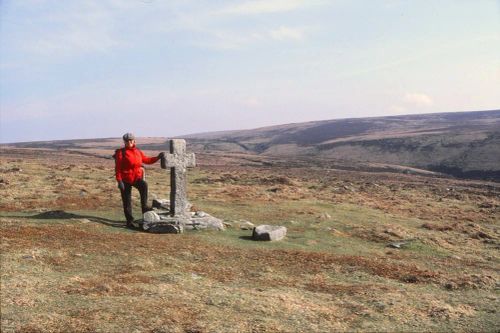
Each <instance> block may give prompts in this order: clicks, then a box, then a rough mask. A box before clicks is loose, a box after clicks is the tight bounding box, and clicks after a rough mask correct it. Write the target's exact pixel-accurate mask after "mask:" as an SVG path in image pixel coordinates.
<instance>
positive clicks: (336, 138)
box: [4, 110, 500, 181]
mask: <svg viewBox="0 0 500 333" xmlns="http://www.w3.org/2000/svg"><path fill="white" fill-rule="evenodd" d="M183 138H185V139H187V141H188V145H189V149H190V150H193V151H195V152H208V153H221V152H224V153H239V154H250V155H260V156H263V157H264V156H267V157H278V158H283V159H287V160H299V159H300V160H301V161H302V162H303V161H311V162H315V163H317V162H320V163H323V164H324V163H329V161H331V162H335V161H337V162H339V163H335V164H336V165H343V166H346V165H350V164H352V165H353V167H355V166H356V164H357V163H358V164H359V163H380V164H387V165H392V166H403V167H411V168H418V169H424V170H430V171H436V172H441V173H447V174H451V175H454V176H457V177H466V178H481V179H492V180H496V181H500V110H492V111H476V112H456V113H440V114H423V115H407V116H393V117H376V118H352V119H338V120H324V121H313V122H306V123H296V124H286V125H279V126H270V127H263V128H257V129H252V130H240V131H224V132H211V133H201V134H192V135H187V136H183ZM139 144H140V147H141V148H143V149H149V150H164V151H168V149H169V147H168V144H167V139H166V138H140V139H139ZM4 146H7V145H4ZM8 146H13V147H17V148H23V147H24V148H49V149H65V150H78V151H80V152H81V153H85V149H93V150H94V151H95V150H96V149H99V150H101V152H104V154H107V155H109V154H108V151H112V149H115V148H117V147H119V146H121V140H120V138H107V139H89V140H64V141H44V142H25V143H16V144H9V145H8ZM101 155H102V153H101ZM107 155H106V156H107Z"/></svg>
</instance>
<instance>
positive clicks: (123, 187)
mask: <svg viewBox="0 0 500 333" xmlns="http://www.w3.org/2000/svg"><path fill="white" fill-rule="evenodd" d="M118 188H119V189H120V191H125V184H124V183H123V181H121V180H120V181H118Z"/></svg>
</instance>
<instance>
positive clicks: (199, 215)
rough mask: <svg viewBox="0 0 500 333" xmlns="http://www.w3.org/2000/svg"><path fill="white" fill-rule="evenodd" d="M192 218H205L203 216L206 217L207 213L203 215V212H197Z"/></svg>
mask: <svg viewBox="0 0 500 333" xmlns="http://www.w3.org/2000/svg"><path fill="white" fill-rule="evenodd" d="M194 216H195V217H205V216H207V213H205V212H203V211H201V210H199V211H197V212H196V213H194Z"/></svg>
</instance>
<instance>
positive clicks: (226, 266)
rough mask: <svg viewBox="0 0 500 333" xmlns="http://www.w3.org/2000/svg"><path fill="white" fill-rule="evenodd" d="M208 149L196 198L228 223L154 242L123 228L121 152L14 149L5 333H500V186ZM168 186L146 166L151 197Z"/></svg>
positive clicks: (4, 202) (0, 203)
mask: <svg viewBox="0 0 500 333" xmlns="http://www.w3.org/2000/svg"><path fill="white" fill-rule="evenodd" d="M151 154H153V152H152V153H151ZM197 158H198V166H197V167H196V168H194V169H192V170H189V172H188V176H189V189H188V194H189V198H190V201H191V202H192V203H193V205H194V207H195V209H198V210H203V211H206V212H208V213H210V214H212V215H214V216H216V217H219V218H222V219H224V221H225V222H226V223H227V230H225V231H222V232H215V231H188V232H185V233H184V234H181V235H170V234H163V235H158V234H148V233H143V232H138V231H133V230H129V229H126V228H124V218H123V212H122V209H121V201H120V197H119V191H118V189H117V188H116V182H115V181H114V177H113V168H114V167H113V161H112V160H110V159H104V158H99V157H97V156H86V155H82V154H78V153H75V152H68V151H65V150H64V149H59V150H51V149H42V148H40V149H17V148H5V149H2V152H1V155H0V163H1V164H0V169H1V176H0V177H1V178H0V189H1V191H2V196H1V197H0V231H1V274H2V275H1V331H2V332H155V333H160V332H332V331H370V332H372V331H383V332H394V331H402V332H417V331H421V332H428V331H441V332H444V331H454V332H457V331H462V332H470V331H482V332H498V331H499V330H500V320H499V319H498V318H499V313H498V312H499V311H500V306H499V304H500V302H499V301H500V298H499V288H500V282H499V268H500V265H499V263H500V256H499V249H500V232H499V229H498V227H499V222H500V184H499V183H495V182H485V181H467V180H456V179H452V178H443V177H437V176H435V175H414V174H403V173H391V172H361V171H345V170H344V171H342V170H336V169H332V168H329V167H327V165H323V166H314V167H312V166H307V165H304V164H294V163H292V162H289V163H287V161H283V160H280V161H279V162H278V161H273V160H272V159H271V158H268V157H259V156H255V157H252V158H245V157H242V156H241V155H237V154H233V155H231V154H227V155H222V153H221V154H198V155H197ZM169 179H170V178H169V175H168V173H166V172H165V171H164V170H161V169H160V168H159V165H158V164H156V165H154V166H148V168H147V181H148V182H149V186H150V190H149V193H150V198H151V199H152V198H155V197H157V198H168V192H169ZM134 202H135V203H136V204H137V203H138V202H139V200H138V194H137V191H135V192H134ZM134 209H135V211H134V212H135V214H136V217H139V214H138V212H139V209H138V206H137V205H136V206H135V207H134ZM245 221H251V222H252V223H254V224H255V225H258V224H275V225H284V226H286V227H287V228H288V234H287V238H286V239H285V240H284V241H280V242H255V241H252V240H251V239H250V237H249V236H250V235H251V230H242V229H241V228H240V225H244V224H245Z"/></svg>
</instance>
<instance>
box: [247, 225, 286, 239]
mask: <svg viewBox="0 0 500 333" xmlns="http://www.w3.org/2000/svg"><path fill="white" fill-rule="evenodd" d="M286 231H287V229H286V227H283V226H278V225H267V224H263V225H259V226H257V227H255V228H254V229H253V233H252V239H254V240H259V241H279V240H282V239H283V238H285V236H286Z"/></svg>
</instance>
